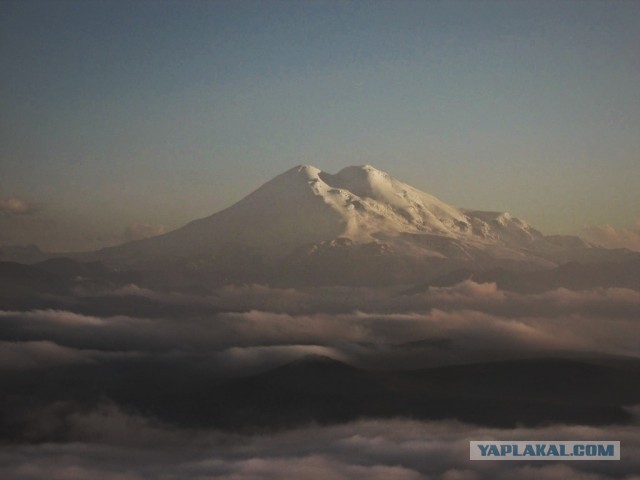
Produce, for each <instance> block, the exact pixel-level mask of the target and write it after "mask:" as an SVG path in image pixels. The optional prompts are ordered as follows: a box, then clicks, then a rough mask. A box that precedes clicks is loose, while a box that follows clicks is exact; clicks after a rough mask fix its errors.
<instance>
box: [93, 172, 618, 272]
mask: <svg viewBox="0 0 640 480" xmlns="http://www.w3.org/2000/svg"><path fill="white" fill-rule="evenodd" d="M625 255H626V254H623V253H621V252H617V253H616V252H615V251H610V250H606V249H601V248H597V247H594V246H593V245H591V244H589V243H588V242H586V241H584V240H582V239H579V238H578V237H563V236H557V235H556V236H550V237H546V236H545V235H543V234H542V233H541V232H540V231H538V230H537V229H535V228H533V227H532V226H530V225H529V224H528V223H526V222H525V221H523V220H521V219H519V218H516V217H513V216H512V215H510V214H509V213H507V212H489V211H482V210H473V209H462V208H458V207H455V206H452V205H450V204H448V203H446V202H444V201H442V200H440V199H438V198H437V197H435V196H433V195H430V194H429V193H426V192H423V191H421V190H419V189H417V188H415V187H413V186H411V185H409V184H407V183H404V182H402V181H400V180H397V179H396V178H394V177H392V176H391V175H390V174H388V173H386V172H383V171H381V170H378V169H376V168H375V167H373V166H371V165H361V166H350V167H345V168H343V169H342V170H340V171H339V172H337V173H335V174H331V173H328V172H325V171H322V170H321V169H319V168H317V167H314V166H311V165H298V166H296V167H293V168H291V169H289V170H287V171H285V172H284V173H282V174H280V175H278V176H276V177H275V178H273V179H272V180H270V181H268V182H266V183H265V184H263V185H262V186H260V187H259V188H257V189H256V190H254V191H253V192H251V193H250V194H249V195H247V196H246V197H244V198H243V199H241V200H240V201H238V202H236V203H235V204H233V205H231V206H230V207H228V208H226V209H223V210H221V211H219V212H216V213H214V214H212V215H210V216H208V217H204V218H201V219H197V220H194V221H192V222H190V223H188V224H187V225H185V226H183V227H181V228H178V229H176V230H173V231H171V232H168V233H165V234H163V235H159V236H156V237H152V238H147V239H143V240H136V241H133V242H129V243H125V244H123V245H119V246H115V247H109V248H105V249H102V250H99V251H97V252H95V253H93V254H92V255H90V256H88V257H86V258H90V259H94V260H96V259H97V260H100V261H103V262H105V263H107V264H109V265H112V266H116V267H120V266H122V267H124V268H143V269H145V268H156V267H158V266H160V265H163V266H165V267H166V265H171V268H174V269H175V268H178V269H180V270H181V271H182V273H185V272H187V273H185V274H190V273H189V272H193V271H208V272H215V274H213V273H212V275H214V276H215V278H216V281H262V282H267V283H272V282H274V281H278V280H282V279H286V280H285V283H287V282H289V283H296V280H297V279H300V278H304V282H306V283H308V282H311V283H314V282H322V283H335V282H338V283H340V282H343V281H347V282H349V283H356V284H359V283H368V282H374V283H376V282H382V283H394V282H395V283H397V282H412V281H415V280H418V281H422V280H425V279H426V278H427V277H429V276H433V275H438V274H442V273H446V272H447V271H452V270H456V269H460V268H473V269H478V268H480V269H486V268H493V267H502V268H509V269H515V270H522V269H524V270H532V269H534V270H535V269H548V268H554V267H557V266H558V265H560V264H562V263H565V262H567V261H599V260H600V259H602V260H607V261H611V260H616V259H618V258H622V257H624V256H625ZM165 267H162V268H165ZM374 277H379V279H378V280H374ZM207 278H209V277H207ZM347 279H348V280H347Z"/></svg>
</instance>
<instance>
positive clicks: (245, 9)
mask: <svg viewBox="0 0 640 480" xmlns="http://www.w3.org/2000/svg"><path fill="white" fill-rule="evenodd" d="M639 45H640V2H624V1H606V2H604V1H603V2H589V1H575V2H570V1H549V2H545V1H540V0H535V1H498V2H489V1H474V2H471V1H468V2H454V1H448V2H436V1H434V2H428V1H420V2H418V1H416V2H411V1H351V2H350V1H290V2H284V1H263V2H257V1H256V2H253V1H195V0H181V1H144V0H140V1H135V2H134V1H113V0H111V1H110V0H101V1H91V0H88V1H63V0H57V1H32V0H21V1H10V0H2V1H0V62H1V63H0V64H1V65H2V67H1V68H0V245H8V244H29V243H32V244H37V245H38V246H40V247H41V248H43V249H46V250H57V251H64V250H82V249H87V250H88V249H94V248H100V247H102V246H106V245H113V244H117V243H121V242H123V241H126V240H130V239H133V238H140V237H143V236H146V235H152V234H157V233H162V232H164V231H168V230H171V229H173V228H176V227H179V226H181V225H183V224H185V223H187V222H189V221H190V220H193V219H196V218H200V217H204V216H207V215H210V214H212V213H214V212H216V211H218V210H220V209H222V208H225V207H227V206H230V205H231V204H232V203H234V202H236V201H238V200H240V199H241V198H243V197H244V196H245V195H247V194H248V193H250V192H251V191H252V190H254V189H256V188H257V187H258V186H260V185H261V184H262V183H264V182H266V181H268V180H269V179H271V178H273V177H274V176H276V175H278V174H279V173H282V172H284V171H285V170H287V169H289V168H291V167H293V166H295V165H298V164H311V165H315V166H317V167H319V168H321V169H323V170H325V171H328V172H331V173H335V172H337V171H338V170H340V169H341V168H343V167H345V166H348V165H360V164H372V165H374V166H376V167H377V168H379V169H382V170H385V171H387V172H389V173H390V174H391V175H393V176H395V177H396V178H398V179H400V180H403V181H405V182H407V183H409V184H411V185H413V186H415V187H418V188H420V189H422V190H425V191H427V192H429V193H431V194H433V195H435V196H437V197H439V198H441V199H442V200H444V201H446V202H448V203H451V204H453V205H456V206H461V207H466V208H473V209H481V210H500V211H509V212H511V213H512V214H514V215H516V216H518V217H520V218H523V219H525V220H526V221H528V222H529V223H531V224H532V225H534V226H535V227H537V228H539V229H540V230H542V231H543V232H544V233H549V234H551V233H563V234H566V233H572V234H585V235H592V236H598V235H600V237H601V238H603V239H605V240H606V239H607V238H608V239H609V241H611V240H612V239H613V243H615V241H619V242H621V241H623V240H624V239H627V241H628V242H630V243H629V245H631V244H632V243H633V242H634V241H637V242H638V245H640V224H639V223H637V222H638V219H639V218H640V188H638V184H639V180H640V88H638V86H639V85H640V48H639ZM616 239H617V240H616ZM603 242H604V240H603ZM639 248H640V247H639Z"/></svg>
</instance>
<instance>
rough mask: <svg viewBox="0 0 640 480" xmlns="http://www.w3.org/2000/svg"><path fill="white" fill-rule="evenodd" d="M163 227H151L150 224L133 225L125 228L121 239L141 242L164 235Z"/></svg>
mask: <svg viewBox="0 0 640 480" xmlns="http://www.w3.org/2000/svg"><path fill="white" fill-rule="evenodd" d="M166 231H167V229H166V227H165V226H164V225H153V224H151V223H133V224H131V225H128V226H127V227H125V229H124V232H123V234H122V237H123V239H124V240H125V241H127V242H130V241H132V240H142V239H143V238H149V237H155V236H157V235H162V234H163V233H166Z"/></svg>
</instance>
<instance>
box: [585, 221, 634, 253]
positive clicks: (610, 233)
mask: <svg viewBox="0 0 640 480" xmlns="http://www.w3.org/2000/svg"><path fill="white" fill-rule="evenodd" d="M584 233H585V236H586V237H587V239H588V240H590V241H592V242H593V243H596V244H599V245H602V246H604V247H609V248H628V249H630V250H638V251H640V219H638V220H636V223H635V225H631V226H628V227H620V228H615V227H613V226H612V225H608V224H606V225H599V226H595V227H586V228H585V229H584Z"/></svg>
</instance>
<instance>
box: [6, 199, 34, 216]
mask: <svg viewBox="0 0 640 480" xmlns="http://www.w3.org/2000/svg"><path fill="white" fill-rule="evenodd" d="M36 210H37V207H36V206H35V205H34V204H32V203H29V202H27V201H26V200H24V199H22V198H18V197H7V198H4V199H2V200H0V213H4V214H7V215H25V214H28V213H33V212H35V211H36Z"/></svg>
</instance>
